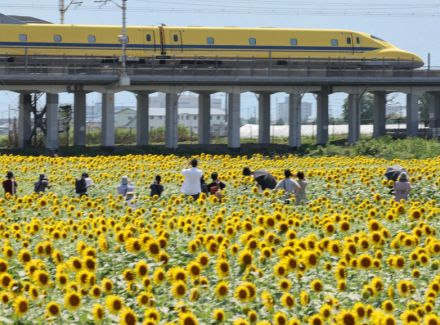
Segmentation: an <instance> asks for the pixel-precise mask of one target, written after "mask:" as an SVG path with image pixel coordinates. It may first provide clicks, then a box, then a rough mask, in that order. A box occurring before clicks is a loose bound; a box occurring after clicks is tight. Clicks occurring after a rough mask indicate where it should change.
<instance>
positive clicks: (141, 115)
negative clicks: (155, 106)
mask: <svg viewBox="0 0 440 325" xmlns="http://www.w3.org/2000/svg"><path fill="white" fill-rule="evenodd" d="M136 100H137V108H136V144H137V145H138V146H146V145H148V142H149V131H150V120H149V118H150V117H149V115H150V114H149V113H150V112H149V110H150V93H148V92H138V93H137V95H136Z"/></svg>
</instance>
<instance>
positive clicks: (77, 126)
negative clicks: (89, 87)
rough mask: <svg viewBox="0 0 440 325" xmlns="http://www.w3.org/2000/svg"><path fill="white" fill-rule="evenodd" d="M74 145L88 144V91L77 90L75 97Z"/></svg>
mask: <svg viewBox="0 0 440 325" xmlns="http://www.w3.org/2000/svg"><path fill="white" fill-rule="evenodd" d="M73 145H74V146H85V145H86V93H85V92H84V91H77V92H75V93H74V98H73Z"/></svg>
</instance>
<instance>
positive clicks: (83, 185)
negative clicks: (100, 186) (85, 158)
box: [75, 173, 94, 196]
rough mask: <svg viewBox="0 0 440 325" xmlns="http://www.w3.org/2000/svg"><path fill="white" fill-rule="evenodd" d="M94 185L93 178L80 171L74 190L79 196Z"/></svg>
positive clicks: (85, 193)
mask: <svg viewBox="0 0 440 325" xmlns="http://www.w3.org/2000/svg"><path fill="white" fill-rule="evenodd" d="M92 186H94V184H93V180H92V179H91V178H90V177H89V174H88V173H82V175H81V178H78V179H77V180H76V181H75V192H76V194H78V195H79V196H83V195H87V192H88V190H89V188H90V187H92Z"/></svg>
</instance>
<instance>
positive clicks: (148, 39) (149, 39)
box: [146, 34, 152, 42]
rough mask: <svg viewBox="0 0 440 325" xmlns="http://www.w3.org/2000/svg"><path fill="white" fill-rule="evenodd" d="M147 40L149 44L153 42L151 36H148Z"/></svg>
mask: <svg viewBox="0 0 440 325" xmlns="http://www.w3.org/2000/svg"><path fill="white" fill-rule="evenodd" d="M146 38H147V42H151V39H152V38H151V34H147V36H146Z"/></svg>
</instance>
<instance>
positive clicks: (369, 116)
mask: <svg viewBox="0 0 440 325" xmlns="http://www.w3.org/2000/svg"><path fill="white" fill-rule="evenodd" d="M342 107H343V111H342V117H343V120H344V121H345V122H347V121H348V97H347V98H346V99H345V101H344V105H343V106H342ZM373 107H374V95H373V94H370V93H366V94H365V95H363V96H362V97H361V102H360V108H361V121H373Z"/></svg>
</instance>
